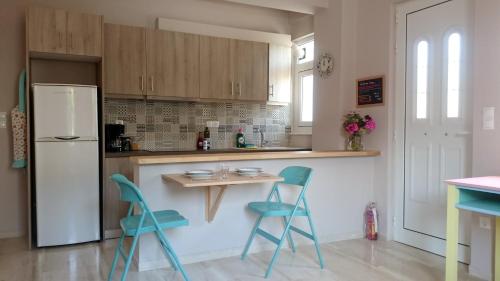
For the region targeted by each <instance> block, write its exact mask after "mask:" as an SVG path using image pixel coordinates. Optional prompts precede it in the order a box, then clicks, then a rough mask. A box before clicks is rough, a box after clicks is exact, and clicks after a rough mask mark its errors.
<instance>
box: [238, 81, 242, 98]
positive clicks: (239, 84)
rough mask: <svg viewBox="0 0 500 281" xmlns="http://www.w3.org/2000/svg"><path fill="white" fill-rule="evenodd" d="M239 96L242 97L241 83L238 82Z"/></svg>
mask: <svg viewBox="0 0 500 281" xmlns="http://www.w3.org/2000/svg"><path fill="white" fill-rule="evenodd" d="M238 97H241V83H238Z"/></svg>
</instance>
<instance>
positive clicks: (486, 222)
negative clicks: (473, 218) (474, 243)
mask: <svg viewBox="0 0 500 281" xmlns="http://www.w3.org/2000/svg"><path fill="white" fill-rule="evenodd" d="M479 227H480V228H483V229H491V219H490V218H489V217H479Z"/></svg>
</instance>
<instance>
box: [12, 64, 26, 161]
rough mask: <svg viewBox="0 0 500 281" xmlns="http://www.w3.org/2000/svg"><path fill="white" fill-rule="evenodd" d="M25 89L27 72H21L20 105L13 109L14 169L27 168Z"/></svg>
mask: <svg viewBox="0 0 500 281" xmlns="http://www.w3.org/2000/svg"><path fill="white" fill-rule="evenodd" d="M25 88H26V71H25V70H23V71H21V74H20V75H19V104H18V105H17V106H16V107H15V108H14V109H12V111H11V118H12V136H13V146H14V147H13V150H14V160H13V162H12V167H13V168H18V169H20V168H25V167H26V150H27V146H26V108H25Z"/></svg>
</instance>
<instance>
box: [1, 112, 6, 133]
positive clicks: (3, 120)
mask: <svg viewBox="0 0 500 281" xmlns="http://www.w3.org/2000/svg"><path fill="white" fill-rule="evenodd" d="M5 128H7V112H0V129H5Z"/></svg>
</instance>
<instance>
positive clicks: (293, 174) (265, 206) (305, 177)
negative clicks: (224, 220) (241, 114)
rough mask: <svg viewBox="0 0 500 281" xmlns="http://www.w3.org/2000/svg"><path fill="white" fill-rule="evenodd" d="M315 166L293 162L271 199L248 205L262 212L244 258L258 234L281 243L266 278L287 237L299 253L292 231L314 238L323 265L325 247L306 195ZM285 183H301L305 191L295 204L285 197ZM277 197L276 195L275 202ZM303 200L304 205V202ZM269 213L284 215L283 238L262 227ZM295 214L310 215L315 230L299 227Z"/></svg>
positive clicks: (251, 208)
mask: <svg viewBox="0 0 500 281" xmlns="http://www.w3.org/2000/svg"><path fill="white" fill-rule="evenodd" d="M311 175H312V169H311V168H307V167H298V166H292V167H287V168H285V169H284V170H283V171H281V173H280V176H281V177H283V178H284V181H283V182H277V183H275V184H274V185H273V188H272V190H271V192H270V193H269V195H268V196H267V200H266V201H265V202H251V203H249V204H248V207H249V209H250V210H251V211H253V212H256V213H258V214H259V217H258V219H257V222H256V223H255V226H254V227H253V229H252V232H251V233H250V237H249V238H248V241H247V244H246V246H245V249H244V250H243V253H242V255H241V259H242V260H244V259H245V257H246V255H247V253H248V250H249V248H250V246H251V244H252V241H253V239H254V238H255V235H257V234H259V235H260V236H262V237H263V238H266V239H267V240H269V241H271V242H273V243H274V244H276V245H277V248H276V250H275V251H274V255H273V257H272V259H271V262H270V263H269V267H268V268H267V271H266V275H265V278H267V277H269V275H270V274H271V271H272V269H273V265H274V263H275V262H276V259H277V258H278V256H279V253H280V249H281V247H282V246H283V242H284V240H285V239H287V240H288V245H289V246H290V248H291V250H292V252H293V253H295V244H294V242H293V239H292V235H291V233H290V231H293V232H295V233H298V234H300V235H302V236H304V237H306V238H309V239H311V240H313V241H314V247H315V248H316V253H317V255H318V260H319V265H320V267H321V269H323V257H322V256H321V251H320V247H319V242H318V238H317V236H316V231H315V229H314V224H313V222H312V218H311V211H310V210H309V205H308V204H307V200H306V197H305V193H306V191H307V188H308V186H309V182H310V181H311ZM282 184H285V185H286V186H287V187H288V186H299V187H300V188H301V191H300V193H299V196H298V199H297V201H296V202H295V205H292V204H288V203H284V202H283V200H282V199H281V195H280V191H279V187H280V185H282ZM273 197H274V198H275V199H276V201H275V202H273ZM301 203H302V205H303V207H301V206H300V204H301ZM265 217H282V218H283V225H284V228H285V230H284V231H283V234H282V235H281V238H277V237H275V236H274V235H272V234H270V233H269V232H267V231H264V230H262V229H261V228H259V225H260V223H261V222H262V219H263V218H265ZM295 217H307V219H308V222H309V227H310V229H311V233H310V234H309V233H307V232H305V231H304V230H302V229H299V228H297V227H295V226H293V225H292V221H293V219H294V218H295Z"/></svg>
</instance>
